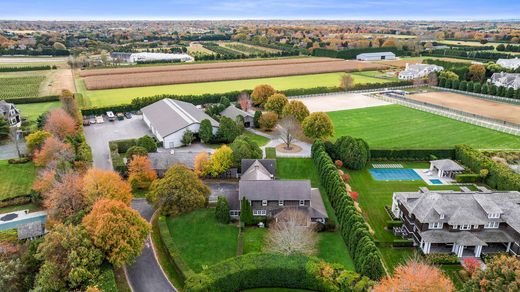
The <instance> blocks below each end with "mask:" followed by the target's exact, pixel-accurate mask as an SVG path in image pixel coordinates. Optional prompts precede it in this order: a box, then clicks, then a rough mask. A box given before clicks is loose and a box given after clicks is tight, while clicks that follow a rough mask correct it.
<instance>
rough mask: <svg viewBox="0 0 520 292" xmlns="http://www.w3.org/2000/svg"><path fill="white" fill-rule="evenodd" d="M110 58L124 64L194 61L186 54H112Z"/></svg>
mask: <svg viewBox="0 0 520 292" xmlns="http://www.w3.org/2000/svg"><path fill="white" fill-rule="evenodd" d="M110 57H112V59H114V60H119V61H120V62H126V63H133V64H135V63H139V62H154V61H165V62H167V61H171V62H175V61H178V62H193V61H195V59H194V58H193V57H192V56H190V55H188V54H166V53H146V52H143V53H121V52H112V53H111V54H110Z"/></svg>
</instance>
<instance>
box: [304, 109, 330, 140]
mask: <svg viewBox="0 0 520 292" xmlns="http://www.w3.org/2000/svg"><path fill="white" fill-rule="evenodd" d="M302 128H303V133H304V134H305V136H307V137H309V138H311V139H325V138H328V137H331V136H333V135H334V125H333V124H332V120H331V119H330V117H329V116H328V115H327V114H326V113H324V112H314V113H312V114H310V115H309V116H308V117H306V118H305V120H303V123H302Z"/></svg>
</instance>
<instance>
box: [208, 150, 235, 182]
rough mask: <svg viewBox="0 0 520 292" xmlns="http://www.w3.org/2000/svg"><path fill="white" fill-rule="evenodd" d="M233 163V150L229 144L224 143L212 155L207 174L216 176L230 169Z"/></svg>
mask: <svg viewBox="0 0 520 292" xmlns="http://www.w3.org/2000/svg"><path fill="white" fill-rule="evenodd" d="M232 165H233V150H231V148H230V147H229V146H227V145H222V146H220V147H219V148H218V149H217V150H215V153H213V154H212V155H211V157H210V159H209V164H208V167H207V170H206V172H205V174H208V175H211V176H213V177H216V176H218V175H219V174H223V173H225V172H226V171H228V169H229V168H230V167H231V166H232Z"/></svg>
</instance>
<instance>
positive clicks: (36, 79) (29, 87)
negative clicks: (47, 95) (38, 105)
mask: <svg viewBox="0 0 520 292" xmlns="http://www.w3.org/2000/svg"><path fill="white" fill-rule="evenodd" d="M37 72H38V71H37ZM24 73H25V72H24ZM45 78H46V77H45V76H44V75H32V76H12V75H6V74H3V75H0V99H9V98H15V97H37V96H38V95H39V92H40V85H41V84H42V82H43V81H45Z"/></svg>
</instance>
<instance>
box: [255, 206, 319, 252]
mask: <svg viewBox="0 0 520 292" xmlns="http://www.w3.org/2000/svg"><path fill="white" fill-rule="evenodd" d="M282 212H283V213H281V214H279V215H278V220H277V221H276V223H272V224H271V225H270V226H269V230H268V233H267V237H266V243H267V244H266V245H265V246H266V248H265V249H266V251H268V252H276V253H282V254H285V255H291V254H307V255H312V254H315V253H316V250H317V249H316V247H317V244H318V237H317V235H316V232H315V231H314V230H313V229H312V228H311V227H309V226H307V225H308V222H309V221H310V218H309V217H308V216H307V215H306V214H305V213H303V212H302V211H298V210H296V209H286V210H284V211H282ZM311 226H312V225H311Z"/></svg>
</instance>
